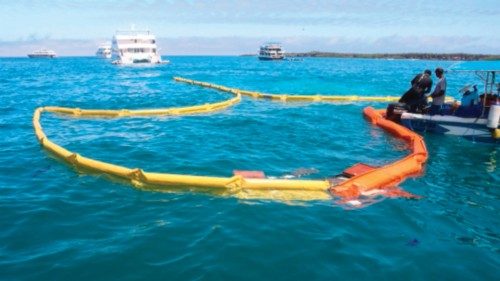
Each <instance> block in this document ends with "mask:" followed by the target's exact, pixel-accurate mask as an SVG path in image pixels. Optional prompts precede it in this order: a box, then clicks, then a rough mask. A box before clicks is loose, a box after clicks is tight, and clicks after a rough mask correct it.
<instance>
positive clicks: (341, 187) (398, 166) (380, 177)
mask: <svg viewBox="0 0 500 281" xmlns="http://www.w3.org/2000/svg"><path fill="white" fill-rule="evenodd" d="M363 114H364V115H365V116H366V118H367V119H368V120H369V121H371V122H372V123H373V124H374V125H377V126H379V127H381V128H382V129H384V130H386V131H388V132H389V133H391V134H393V135H395V136H396V137H398V138H400V139H403V140H404V141H405V142H406V143H407V144H408V146H409V148H410V150H411V151H412V153H411V154H410V155H408V156H406V157H405V158H403V159H401V160H399V161H396V162H394V163H391V164H388V165H386V166H382V167H379V168H375V169H371V170H368V171H367V172H365V173H361V174H358V175H355V176H353V177H351V178H349V179H347V180H346V181H344V182H342V183H340V184H338V185H336V186H333V187H331V188H330V191H331V192H332V194H333V195H336V196H339V197H341V198H343V200H352V199H356V198H359V197H360V196H362V195H367V194H374V193H375V192H378V193H381V194H382V195H385V196H389V197H406V198H417V196H416V195H413V194H411V193H408V192H405V191H403V190H399V189H397V188H396V185H397V184H398V183H400V182H401V181H403V180H404V179H405V178H407V177H410V176H415V175H418V174H420V173H421V172H422V170H423V164H424V163H425V161H427V157H428V154H427V148H426V147H425V143H424V140H423V138H422V137H421V136H419V135H418V134H417V133H415V132H413V131H411V130H409V129H407V128H405V127H403V126H401V125H399V124H397V123H394V122H392V121H390V120H387V119H385V118H384V110H375V109H373V108H372V107H366V108H365V109H364V110H363Z"/></svg>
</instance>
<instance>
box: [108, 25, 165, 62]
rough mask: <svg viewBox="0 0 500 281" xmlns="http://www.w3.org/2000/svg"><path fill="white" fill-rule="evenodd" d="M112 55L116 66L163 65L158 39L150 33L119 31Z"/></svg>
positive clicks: (147, 31) (114, 37) (114, 38)
mask: <svg viewBox="0 0 500 281" xmlns="http://www.w3.org/2000/svg"><path fill="white" fill-rule="evenodd" d="M111 55H112V58H113V63H114V64H137V63H148V64H157V63H163V62H162V60H161V56H160V54H159V53H158V47H157V46H156V37H155V36H154V35H153V34H152V33H151V32H150V31H149V30H145V31H140V30H127V31H117V32H116V34H115V36H113V42H112V48H111Z"/></svg>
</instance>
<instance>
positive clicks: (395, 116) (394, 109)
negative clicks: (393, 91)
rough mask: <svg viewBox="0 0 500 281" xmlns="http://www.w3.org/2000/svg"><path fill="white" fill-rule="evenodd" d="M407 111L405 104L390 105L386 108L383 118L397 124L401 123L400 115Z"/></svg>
mask: <svg viewBox="0 0 500 281" xmlns="http://www.w3.org/2000/svg"><path fill="white" fill-rule="evenodd" d="M407 111H408V106H407V105H406V104H405V103H400V102H397V103H390V104H389V105H388V106H387V110H386V112H385V116H386V118H387V119H389V120H391V121H394V122H398V123H399V122H400V121H401V115H402V114H403V113H405V112H407Z"/></svg>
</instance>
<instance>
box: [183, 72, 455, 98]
mask: <svg viewBox="0 0 500 281" xmlns="http://www.w3.org/2000/svg"><path fill="white" fill-rule="evenodd" d="M174 80H175V81H177V82H184V83H188V84H192V85H197V86H200V87H204V88H211V89H215V90H219V91H222V92H230V93H239V94H241V95H243V96H248V97H252V98H254V99H267V100H274V101H283V102H362V101H366V102H397V101H399V99H400V97H395V96H385V97H383V96H382V97H381V96H358V95H345V96H341V95H295V94H293V95H287V94H268V93H261V92H254V91H246V90H241V89H237V88H229V87H226V86H221V85H217V84H211V83H207V82H202V81H196V80H191V79H186V78H182V77H174ZM446 100H447V101H454V99H453V98H451V97H446Z"/></svg>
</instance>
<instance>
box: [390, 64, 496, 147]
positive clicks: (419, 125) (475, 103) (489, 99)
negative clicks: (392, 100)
mask: <svg viewBox="0 0 500 281" xmlns="http://www.w3.org/2000/svg"><path fill="white" fill-rule="evenodd" d="M461 72H463V71H461ZM467 72H474V73H475V74H476V75H477V76H478V77H479V78H480V79H481V80H482V81H483V82H484V92H483V93H482V94H481V95H478V94H477V93H476V94H471V95H472V96H473V97H475V98H473V99H471V98H470V97H469V96H466V93H464V97H463V98H462V101H463V104H459V103H453V104H452V103H446V104H445V105H444V106H443V108H442V109H441V112H440V113H438V114H434V115H430V114H428V113H413V112H408V110H407V109H406V108H405V106H404V105H402V104H391V105H389V107H388V109H387V112H386V115H387V118H389V119H391V120H394V121H399V122H400V123H401V124H403V125H404V126H405V127H407V128H409V129H411V130H415V131H424V132H425V131H429V132H434V133H440V134H447V135H455V136H461V137H464V138H467V139H471V140H473V141H479V142H496V143H500V129H499V123H500V83H498V84H497V83H496V82H495V76H496V75H497V74H499V73H500V70H477V71H467Z"/></svg>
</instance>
